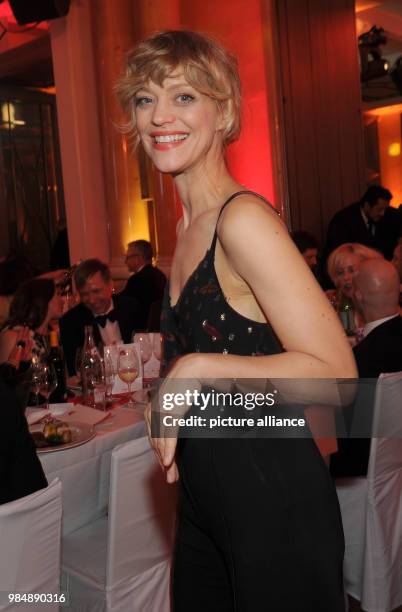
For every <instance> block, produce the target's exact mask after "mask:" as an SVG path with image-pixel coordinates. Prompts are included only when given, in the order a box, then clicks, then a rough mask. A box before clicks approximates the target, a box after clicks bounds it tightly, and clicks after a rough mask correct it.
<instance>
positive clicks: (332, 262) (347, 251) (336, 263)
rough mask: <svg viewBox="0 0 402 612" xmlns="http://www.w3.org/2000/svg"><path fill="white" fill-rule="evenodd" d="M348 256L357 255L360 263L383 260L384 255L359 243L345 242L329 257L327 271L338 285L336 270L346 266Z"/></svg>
mask: <svg viewBox="0 0 402 612" xmlns="http://www.w3.org/2000/svg"><path fill="white" fill-rule="evenodd" d="M348 255H357V256H358V257H359V259H360V261H365V260H366V259H378V258H381V259H383V257H384V256H383V254H382V253H380V252H379V251H376V250H375V249H370V247H367V246H364V244H360V243H358V242H345V244H341V245H340V246H339V247H338V248H336V249H335V250H334V251H332V253H331V254H330V256H329V257H328V262H327V270H328V274H329V277H330V279H331V280H332V282H333V283H334V284H335V285H336V270H337V268H339V267H341V266H342V265H343V264H344V261H345V259H346V257H347V256H348Z"/></svg>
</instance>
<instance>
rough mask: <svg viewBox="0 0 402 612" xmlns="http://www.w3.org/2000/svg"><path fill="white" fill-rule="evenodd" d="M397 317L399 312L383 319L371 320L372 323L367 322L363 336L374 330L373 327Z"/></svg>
mask: <svg viewBox="0 0 402 612" xmlns="http://www.w3.org/2000/svg"><path fill="white" fill-rule="evenodd" d="M395 317H399V312H397V313H395V314H393V315H391V316H390V317H384V318H383V319H377V320H376V321H370V323H366V325H365V326H364V328H363V338H365V337H366V336H368V334H369V333H370V332H372V331H373V329H375V328H376V327H378V326H379V325H382V324H383V323H385V321H389V320H390V319H394V318H395Z"/></svg>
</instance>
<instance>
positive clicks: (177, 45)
mask: <svg viewBox="0 0 402 612" xmlns="http://www.w3.org/2000/svg"><path fill="white" fill-rule="evenodd" d="M177 68H180V69H181V70H182V71H183V74H184V78H185V79H186V81H187V82H188V83H189V85H191V86H192V87H194V89H196V90H197V91H199V92H200V93H202V94H205V95H206V96H209V97H210V98H212V99H213V100H215V101H216V103H217V105H218V107H219V108H220V109H221V110H222V112H223V113H224V117H225V126H224V129H223V134H222V137H223V143H224V145H227V144H229V143H230V142H232V141H234V140H236V139H237V138H238V137H239V134H240V127H241V92H240V78H239V73H238V69H237V60H236V58H235V57H234V56H233V55H231V54H230V53H229V52H228V51H226V50H225V49H224V48H223V47H222V46H221V45H220V44H219V43H217V42H215V41H214V40H212V39H211V38H208V37H207V36H204V35H202V34H199V33H197V32H191V31H187V30H168V31H166V32H157V33H156V34H153V35H152V36H151V37H150V38H147V39H146V40H144V41H143V42H141V43H139V44H138V45H137V46H136V47H134V49H132V50H131V51H130V52H129V53H128V55H127V60H126V72H125V74H124V75H122V76H121V77H120V78H119V79H118V81H117V83H116V85H115V91H116V93H117V97H118V98H119V101H120V104H121V105H122V107H123V109H124V111H125V112H126V113H127V114H128V115H129V117H130V120H129V122H128V123H127V124H125V125H124V126H122V130H123V131H124V132H125V133H126V134H129V135H130V136H132V137H133V139H134V141H135V144H138V141H139V137H138V133H137V129H136V122H135V105H134V103H133V102H134V97H135V95H136V93H137V92H138V91H139V90H140V89H141V88H142V87H144V86H145V85H146V84H147V83H148V82H149V81H153V82H154V83H156V84H157V85H159V86H162V83H163V81H164V80H165V79H166V78H167V77H169V76H171V75H172V73H174V71H175V70H176V69H177Z"/></svg>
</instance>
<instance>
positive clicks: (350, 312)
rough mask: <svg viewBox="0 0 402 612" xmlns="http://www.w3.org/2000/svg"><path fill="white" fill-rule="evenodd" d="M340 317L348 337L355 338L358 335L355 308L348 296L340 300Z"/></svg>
mask: <svg viewBox="0 0 402 612" xmlns="http://www.w3.org/2000/svg"><path fill="white" fill-rule="evenodd" d="M338 316H339V318H340V320H341V323H342V326H343V329H344V330H345V334H346V335H347V336H354V335H355V333H356V325H355V308H354V305H353V302H352V300H351V299H350V298H348V297H347V296H346V295H343V296H342V297H341V299H340V302H339V306H338Z"/></svg>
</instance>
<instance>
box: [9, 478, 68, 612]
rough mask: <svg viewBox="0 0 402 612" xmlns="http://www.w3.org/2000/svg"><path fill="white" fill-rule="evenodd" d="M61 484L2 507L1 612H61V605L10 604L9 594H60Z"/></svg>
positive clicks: (56, 481) (58, 483) (56, 480)
mask: <svg viewBox="0 0 402 612" xmlns="http://www.w3.org/2000/svg"><path fill="white" fill-rule="evenodd" d="M61 508H62V506H61V482H60V481H59V479H58V478H56V479H55V480H53V482H52V483H51V484H50V485H49V486H48V487H46V488H45V489H41V490H40V491H36V492H35V493H32V494H31V495H27V496H26V497H22V498H21V499H17V500H15V501H12V502H9V503H7V504H2V505H1V506H0V592H1V593H2V599H1V601H0V610H7V611H9V610H18V611H19V612H32V610H35V609H36V610H40V609H46V610H58V609H59V605H58V604H57V603H54V604H52V603H46V604H40V603H38V604H33V603H28V602H26V603H15V604H13V603H8V602H6V596H5V594H6V593H13V592H24V593H42V594H43V593H52V594H58V593H59V586H60V537H61Z"/></svg>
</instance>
